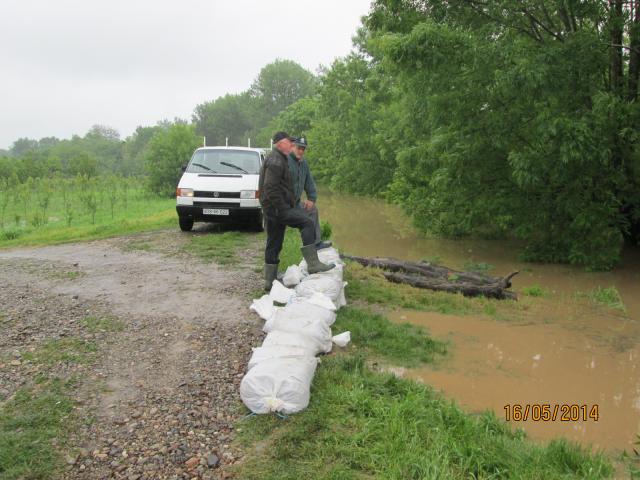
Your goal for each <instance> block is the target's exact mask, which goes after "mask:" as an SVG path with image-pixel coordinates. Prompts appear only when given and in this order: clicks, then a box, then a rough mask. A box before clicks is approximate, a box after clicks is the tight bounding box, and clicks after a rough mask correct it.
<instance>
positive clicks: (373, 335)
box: [333, 307, 446, 367]
mask: <svg viewBox="0 0 640 480" xmlns="http://www.w3.org/2000/svg"><path fill="white" fill-rule="evenodd" d="M333 330H334V331H336V332H342V331H345V330H349V331H350V332H351V338H352V339H353V345H354V346H355V347H357V348H363V349H366V350H367V351H368V352H370V353H371V354H372V355H373V356H375V357H376V358H382V359H384V360H386V361H388V362H393V363H394V364H395V365H398V364H399V365H402V366H404V367H414V366H416V365H419V364H420V363H427V362H430V361H432V360H433V359H434V357H435V356H437V355H442V354H444V353H445V352H446V346H445V344H444V343H443V342H439V341H437V340H433V339H431V338H430V337H429V336H427V334H426V332H425V331H424V329H422V328H420V327H417V326H414V325H410V324H408V323H404V324H395V323H392V322H391V321H389V320H388V319H387V318H386V317H384V316H382V315H378V314H375V313H371V312H368V311H365V310H362V309H359V308H353V307H345V308H342V309H340V310H339V311H338V319H337V321H336V323H335V326H334V327H333Z"/></svg>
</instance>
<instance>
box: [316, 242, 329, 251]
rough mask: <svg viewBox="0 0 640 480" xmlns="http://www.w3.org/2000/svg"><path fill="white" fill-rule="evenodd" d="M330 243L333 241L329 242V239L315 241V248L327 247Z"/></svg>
mask: <svg viewBox="0 0 640 480" xmlns="http://www.w3.org/2000/svg"><path fill="white" fill-rule="evenodd" d="M331 245H333V242H330V241H329V240H325V241H321V242H318V243H316V250H322V249H323V248H329V247H330V246H331Z"/></svg>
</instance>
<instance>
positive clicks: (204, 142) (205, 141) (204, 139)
mask: <svg viewBox="0 0 640 480" xmlns="http://www.w3.org/2000/svg"><path fill="white" fill-rule="evenodd" d="M202 146H203V147H206V146H207V137H202Z"/></svg>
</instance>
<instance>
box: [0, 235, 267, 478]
mask: <svg viewBox="0 0 640 480" xmlns="http://www.w3.org/2000/svg"><path fill="white" fill-rule="evenodd" d="M188 240H189V235H188V234H187V235H185V234H181V233H180V232H177V231H161V232H156V233H151V234H143V235H137V236H132V237H122V238H117V239H110V240H104V241H97V242H91V243H81V244H71V245H63V246H55V247H45V248H33V249H16V250H12V251H2V252H0V279H1V283H2V288H0V324H1V326H2V333H3V334H2V336H0V400H4V399H7V398H10V397H11V395H13V393H14V392H15V391H16V390H17V389H18V388H20V387H21V386H25V385H29V384H30V382H32V381H33V378H34V376H35V375H37V374H41V375H42V374H44V375H47V376H49V377H54V376H57V377H61V378H75V379H77V381H78V386H77V388H76V389H75V392H74V395H75V396H76V398H75V400H76V401H77V405H76V413H77V415H76V417H77V418H79V419H82V422H80V423H81V425H80V426H79V428H78V429H77V433H75V434H74V436H73V438H72V439H71V442H70V445H68V448H67V449H66V450H67V451H68V452H69V453H68V454H67V458H66V461H67V466H68V470H67V472H66V473H65V474H64V478H83V479H99V478H125V479H129V480H138V479H152V478H153V479H156V478H157V479H161V478H225V477H226V476H227V473H226V470H225V469H226V467H227V466H229V465H232V464H233V463H235V462H238V461H240V460H241V452H239V451H236V450H234V447H233V446H232V445H231V442H232V439H233V435H234V432H233V422H234V420H235V419H237V418H238V416H239V415H243V414H244V413H245V412H244V410H243V409H242V407H241V404H240V401H239V397H238V393H237V392H238V384H239V382H240V379H241V378H242V375H243V372H244V370H245V366H246V361H247V360H248V358H249V354H250V351H251V346H255V345H257V344H258V343H259V338H260V335H261V334H260V322H259V320H258V319H257V318H256V317H254V316H253V315H252V314H251V313H250V312H249V310H248V306H249V299H250V293H251V292H252V291H255V290H256V288H258V287H259V285H260V281H259V275H258V274H257V273H256V272H255V269H254V267H255V264H256V260H255V255H256V254H257V252H258V250H257V248H256V249H255V251H253V252H250V251H247V252H245V257H247V258H246V264H245V265H240V266H238V267H233V268H230V267H225V268H222V267H219V266H216V265H215V264H206V263H203V262H202V261H201V260H198V259H197V258H196V257H193V256H191V255H189V254H186V253H184V252H182V250H181V248H180V247H181V246H182V245H184V244H185V242H188ZM141 245H144V247H142V246H141ZM252 257H253V258H252ZM65 340H73V342H76V343H65ZM51 342H53V345H56V346H61V345H62V346H65V345H66V346H67V347H68V346H69V345H77V344H82V345H94V346H95V347H96V351H95V352H93V351H91V352H90V354H89V355H88V356H89V359H88V360H87V361H78V362H69V361H54V362H45V361H42V362H38V361H34V360H33V357H34V352H35V353H37V352H40V351H41V350H42V348H43V346H45V345H51V344H52V343H51ZM78 342H80V343H78ZM30 353H31V355H29V354H30ZM36 358H39V357H36ZM29 359H31V360H29Z"/></svg>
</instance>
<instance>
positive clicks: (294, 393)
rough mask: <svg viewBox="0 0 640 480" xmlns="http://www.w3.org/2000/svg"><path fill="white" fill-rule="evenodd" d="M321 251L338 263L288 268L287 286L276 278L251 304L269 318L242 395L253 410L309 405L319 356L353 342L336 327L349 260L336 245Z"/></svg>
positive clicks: (325, 259)
mask: <svg viewBox="0 0 640 480" xmlns="http://www.w3.org/2000/svg"><path fill="white" fill-rule="evenodd" d="M318 256H319V258H320V260H321V261H323V262H327V263H328V262H333V263H335V264H336V266H335V268H333V269H332V270H330V271H328V272H324V273H315V274H312V275H309V274H308V273H307V270H306V263H305V261H304V260H303V261H302V262H301V263H300V265H293V266H291V267H289V268H288V269H287V272H286V273H285V276H284V277H283V282H284V285H283V284H282V283H280V282H279V281H277V280H276V281H275V282H273V287H272V288H271V291H270V292H269V294H268V295H264V296H263V297H262V298H260V299H257V300H254V301H253V303H252V305H251V307H250V309H251V310H252V311H254V312H256V313H257V314H258V315H259V316H260V317H261V318H262V319H263V320H265V323H264V326H263V330H264V332H265V333H266V334H267V336H266V337H265V339H264V341H263V342H262V346H260V347H257V348H254V349H253V354H252V356H251V359H250V360H249V364H248V367H247V369H248V371H247V373H246V375H245V376H244V378H243V379H242V382H241V383H240V397H241V398H242V401H243V402H244V404H245V405H246V406H247V408H249V410H251V411H252V412H253V413H270V412H279V413H285V414H288V413H295V412H299V411H300V410H303V409H305V408H306V407H307V405H308V404H309V396H310V388H311V381H312V380H313V376H314V374H315V370H316V366H317V364H318V358H317V357H316V355H318V354H320V353H329V352H330V351H331V349H332V347H333V344H334V343H335V344H336V345H339V346H345V345H346V344H347V343H348V342H349V332H344V333H342V334H340V335H336V336H332V332H331V325H333V323H334V322H335V321H336V311H337V309H338V308H340V307H342V306H343V305H345V304H346V299H345V295H344V287H345V286H346V283H344V282H343V269H344V263H343V262H342V260H341V259H340V255H339V253H338V251H337V250H336V249H334V248H327V249H323V250H320V251H319V252H318ZM285 285H286V286H285ZM287 287H292V288H287ZM275 304H283V305H284V306H277V305H275Z"/></svg>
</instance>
